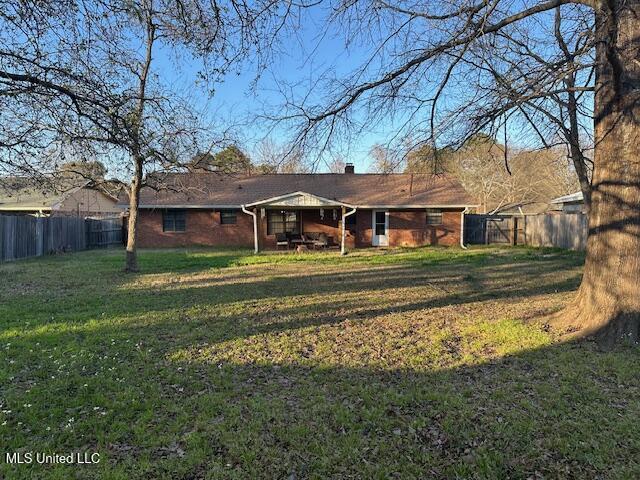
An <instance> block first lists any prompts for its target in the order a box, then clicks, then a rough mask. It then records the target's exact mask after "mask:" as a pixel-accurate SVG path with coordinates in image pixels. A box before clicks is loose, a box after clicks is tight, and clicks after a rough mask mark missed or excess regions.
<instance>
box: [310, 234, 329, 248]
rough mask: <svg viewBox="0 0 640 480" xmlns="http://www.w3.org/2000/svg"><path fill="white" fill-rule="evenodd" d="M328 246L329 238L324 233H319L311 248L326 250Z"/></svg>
mask: <svg viewBox="0 0 640 480" xmlns="http://www.w3.org/2000/svg"><path fill="white" fill-rule="evenodd" d="M328 246H329V237H327V234H326V233H323V232H321V233H319V234H318V236H317V238H315V239H314V240H313V248H322V249H324V248H327V247H328Z"/></svg>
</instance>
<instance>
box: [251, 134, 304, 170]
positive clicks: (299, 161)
mask: <svg viewBox="0 0 640 480" xmlns="http://www.w3.org/2000/svg"><path fill="white" fill-rule="evenodd" d="M256 161H257V162H256V163H257V165H256V167H255V169H256V171H257V172H258V173H263V174H267V173H308V172H310V171H311V170H310V166H309V165H308V163H307V161H306V159H305V157H304V154H303V153H302V151H300V150H297V149H291V148H290V147H289V146H287V145H282V144H278V143H276V142H274V141H273V140H271V139H268V138H267V139H264V140H263V141H262V142H260V144H259V145H258V148H257V152H256Z"/></svg>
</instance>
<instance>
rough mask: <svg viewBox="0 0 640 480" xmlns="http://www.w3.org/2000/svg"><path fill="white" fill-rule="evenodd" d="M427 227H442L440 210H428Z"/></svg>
mask: <svg viewBox="0 0 640 480" xmlns="http://www.w3.org/2000/svg"><path fill="white" fill-rule="evenodd" d="M427 225H442V210H436V209H434V208H428V209H427Z"/></svg>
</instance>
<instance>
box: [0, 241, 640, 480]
mask: <svg viewBox="0 0 640 480" xmlns="http://www.w3.org/2000/svg"><path fill="white" fill-rule="evenodd" d="M122 257H123V252H121V251H91V252H83V253H78V254H68V255H63V256H59V257H48V258H44V259H42V258H41V259H34V260H28V261H20V262H15V263H8V264H2V265H0V365H1V366H0V403H1V407H0V445H1V446H2V448H1V449H0V450H2V451H3V452H2V454H3V456H4V452H23V453H24V452H29V451H31V452H34V453H35V452H49V453H59V454H68V453H70V452H85V451H88V452H98V453H99V454H100V456H101V457H100V458H101V461H100V463H98V464H96V465H73V466H69V465H48V466H45V465H36V464H32V465H7V464H6V463H5V462H4V460H5V459H4V458H2V459H0V478H57V479H69V478H82V479H90V478H109V479H132V478H147V479H152V478H170V479H181V478H184V479H199V478H211V479H218V478H237V479H247V478H267V479H275V478H283V479H291V480H293V479H304V478H318V479H320V478H328V477H331V478H366V479H369V478H486V479H499V478H522V479H529V478H532V479H538V478H576V479H585V478H629V479H631V478H639V477H640V428H639V427H638V419H639V418H640V374H639V372H640V351H639V350H638V349H633V348H631V347H620V348H618V349H616V350H614V351H611V352H606V353H602V352H599V351H598V350H597V348H596V347H595V346H594V345H592V344H591V343H589V342H580V343H562V342H561V341H560V340H559V339H558V338H557V337H556V336H555V334H554V332H549V331H547V329H546V328H545V327H544V325H542V324H541V323H540V322H539V320H538V319H539V318H540V317H541V316H543V315H545V314H547V313H550V312H553V311H555V310H557V309H559V308H561V307H562V305H564V304H565V303H566V302H567V301H568V300H569V299H570V298H571V295H572V293H573V291H574V290H575V288H576V287H577V285H578V284H579V280H580V272H581V264H582V260H583V259H582V256H581V255H580V254H577V253H570V252H560V251H552V250H533V249H525V248H511V249H497V248H478V249H471V250H469V251H462V250H459V249H451V250H446V249H415V250H390V251H387V252H374V251H367V250H365V251H358V252H353V253H351V254H350V255H348V256H347V257H345V258H340V257H339V256H337V255H335V254H332V253H331V254H311V253H310V254H303V255H296V254H261V255H257V256H255V255H252V254H250V253H249V252H245V251H224V250H190V251H178V250H176V251H166V250H165V251H143V252H142V253H141V255H140V257H141V258H140V264H141V267H142V268H143V270H144V272H143V273H141V274H139V275H125V274H123V273H122V272H121V268H122V265H123V258H122Z"/></svg>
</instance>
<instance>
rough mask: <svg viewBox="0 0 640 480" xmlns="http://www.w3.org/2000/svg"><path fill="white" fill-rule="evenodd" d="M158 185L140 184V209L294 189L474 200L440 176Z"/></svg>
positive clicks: (356, 197) (394, 199) (404, 200)
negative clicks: (153, 186) (144, 185)
mask: <svg viewBox="0 0 640 480" xmlns="http://www.w3.org/2000/svg"><path fill="white" fill-rule="evenodd" d="M157 187H158V188H159V189H158V190H155V189H152V188H149V187H145V188H143V189H142V191H141V197H140V206H141V207H142V208H145V207H146V208H154V207H163V206H174V207H175V206H191V207H205V206H209V207H218V206H219V207H224V206H239V205H247V204H250V203H254V202H258V201H260V200H265V199H267V198H272V197H277V196H280V195H285V194H288V193H293V192H298V191H302V192H306V193H310V194H312V195H317V196H320V197H324V198H327V199H330V200H335V201H339V202H343V203H346V204H350V205H355V206H360V207H363V206H389V207H394V206H416V207H426V206H454V205H455V206H472V205H475V204H476V202H475V201H474V200H473V199H472V198H471V197H470V196H469V194H468V193H467V192H466V191H465V190H464V188H463V187H462V185H460V183H459V182H458V181H457V180H455V179H454V178H452V177H448V176H445V175H438V176H434V175H425V174H413V175H411V174H390V175H381V174H342V173H340V174H329V173H327V174H273V175H234V174H221V173H183V174H171V175H168V176H165V177H162V180H161V181H159V182H158V185H157ZM125 203H126V199H125V198H121V201H120V204H125Z"/></svg>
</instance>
